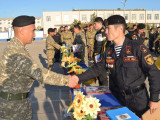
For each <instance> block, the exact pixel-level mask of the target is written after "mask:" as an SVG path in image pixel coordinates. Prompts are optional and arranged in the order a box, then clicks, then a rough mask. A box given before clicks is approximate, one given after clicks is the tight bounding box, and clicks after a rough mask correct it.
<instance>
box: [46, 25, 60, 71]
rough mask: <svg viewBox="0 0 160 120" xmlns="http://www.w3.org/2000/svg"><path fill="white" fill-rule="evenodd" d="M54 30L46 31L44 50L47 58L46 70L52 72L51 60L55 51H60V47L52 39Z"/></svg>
mask: <svg viewBox="0 0 160 120" xmlns="http://www.w3.org/2000/svg"><path fill="white" fill-rule="evenodd" d="M53 35H54V29H52V28H49V29H48V37H47V38H46V50H47V58H48V69H49V70H52V68H53V58H54V56H55V50H56V49H58V50H59V49H60V48H61V46H60V45H59V44H58V43H56V42H55V40H54V39H53Z"/></svg>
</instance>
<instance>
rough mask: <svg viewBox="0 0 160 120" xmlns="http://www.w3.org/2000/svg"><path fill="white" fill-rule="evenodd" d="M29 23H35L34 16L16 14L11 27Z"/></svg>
mask: <svg viewBox="0 0 160 120" xmlns="http://www.w3.org/2000/svg"><path fill="white" fill-rule="evenodd" d="M31 24H35V17H33V16H26V15H22V16H18V17H16V18H14V20H13V22H12V26H13V27H23V26H27V25H31Z"/></svg>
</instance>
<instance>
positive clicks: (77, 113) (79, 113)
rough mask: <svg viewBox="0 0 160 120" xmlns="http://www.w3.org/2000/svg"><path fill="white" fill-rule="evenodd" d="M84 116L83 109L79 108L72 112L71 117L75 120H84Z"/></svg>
mask: <svg viewBox="0 0 160 120" xmlns="http://www.w3.org/2000/svg"><path fill="white" fill-rule="evenodd" d="M85 114H86V112H85V111H83V108H82V107H81V108H79V109H74V112H73V116H74V118H75V119H76V120H82V119H83V118H85Z"/></svg>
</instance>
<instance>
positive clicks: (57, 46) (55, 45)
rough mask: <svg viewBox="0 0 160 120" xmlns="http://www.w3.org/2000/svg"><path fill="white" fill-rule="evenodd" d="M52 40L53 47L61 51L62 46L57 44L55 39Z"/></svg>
mask: <svg viewBox="0 0 160 120" xmlns="http://www.w3.org/2000/svg"><path fill="white" fill-rule="evenodd" d="M51 39H52V40H51V43H50V44H51V45H52V46H53V47H55V48H56V49H58V50H59V49H60V48H61V46H60V45H59V44H58V43H56V42H55V41H54V39H53V38H51Z"/></svg>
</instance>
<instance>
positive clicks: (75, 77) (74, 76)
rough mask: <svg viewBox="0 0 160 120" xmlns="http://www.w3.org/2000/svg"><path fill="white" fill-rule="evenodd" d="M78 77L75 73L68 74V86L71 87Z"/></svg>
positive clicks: (74, 84) (76, 82)
mask: <svg viewBox="0 0 160 120" xmlns="http://www.w3.org/2000/svg"><path fill="white" fill-rule="evenodd" d="M78 81H79V78H78V76H76V75H72V76H71V75H69V83H68V87H70V88H73V87H75V86H76V85H77V84H78Z"/></svg>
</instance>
